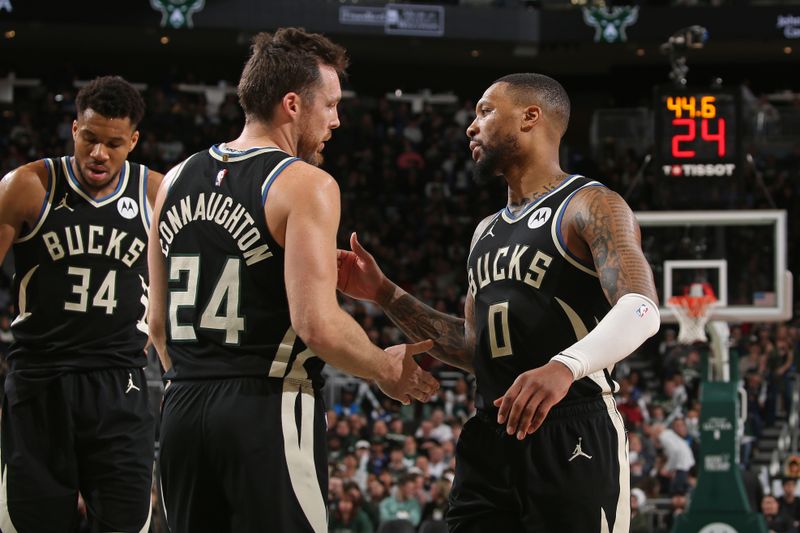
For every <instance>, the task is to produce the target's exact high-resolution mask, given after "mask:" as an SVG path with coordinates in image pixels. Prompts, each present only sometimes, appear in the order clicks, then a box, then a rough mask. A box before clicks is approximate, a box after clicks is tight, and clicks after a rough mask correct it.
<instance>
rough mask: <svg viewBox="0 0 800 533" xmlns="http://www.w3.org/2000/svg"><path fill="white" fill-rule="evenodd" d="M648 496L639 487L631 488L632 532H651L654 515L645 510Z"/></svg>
mask: <svg viewBox="0 0 800 533" xmlns="http://www.w3.org/2000/svg"><path fill="white" fill-rule="evenodd" d="M646 502H647V496H646V495H645V493H644V491H643V490H642V489H639V488H633V489H631V526H630V533H650V532H651V531H652V530H653V528H652V516H651V515H650V513H648V512H646V511H645V503H646Z"/></svg>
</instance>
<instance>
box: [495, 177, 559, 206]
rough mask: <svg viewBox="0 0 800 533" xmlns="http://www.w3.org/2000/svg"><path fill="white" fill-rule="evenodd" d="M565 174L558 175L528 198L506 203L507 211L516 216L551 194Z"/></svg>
mask: <svg viewBox="0 0 800 533" xmlns="http://www.w3.org/2000/svg"><path fill="white" fill-rule="evenodd" d="M564 176H566V174H559V176H558V177H557V178H556V179H555V180H553V181H551V182H550V183H547V184H545V185H544V186H543V187H542V188H541V190H538V191H536V192H534V193H532V194H531V195H530V196H526V197H524V198H520V199H519V200H517V201H512V200H509V202H508V210H509V211H511V214H512V215H516V214H518V213H519V212H521V211H524V210H525V208H526V207H528V206H529V205H530V204H531V203H533V202H535V201H536V200H538V199H539V198H541V197H542V196H544V195H546V194H548V193H551V192H553V191H554V190H556V189H557V188H558V184H559V183H561V181H562V180H563V179H564Z"/></svg>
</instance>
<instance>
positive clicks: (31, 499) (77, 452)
mask: <svg viewBox="0 0 800 533" xmlns="http://www.w3.org/2000/svg"><path fill="white" fill-rule="evenodd" d="M148 398H149V395H148V391H147V381H146V379H145V376H144V371H143V370H142V369H141V368H131V369H124V368H113V369H104V370H94V371H85V372H68V373H67V372H60V373H55V372H48V371H43V372H30V371H23V372H17V373H14V372H12V374H11V375H9V377H8V378H7V380H6V394H4V395H3V415H2V430H1V432H2V433H1V434H0V464H2V487H1V488H0V531H2V532H3V533H15V532H20V533H29V532H30V533H50V532H52V533H64V532H69V531H75V529H76V528H77V526H78V523H79V522H80V516H79V514H78V492H79V491H80V493H81V495H82V496H83V499H84V501H85V502H86V510H87V514H88V518H89V523H90V525H91V528H92V531H99V532H109V531H114V532H125V533H138V532H140V531H142V532H145V531H147V530H148V528H149V524H150V508H151V499H150V496H151V486H152V472H153V440H154V438H153V437H154V429H153V415H152V413H151V411H150V407H149V399H148Z"/></svg>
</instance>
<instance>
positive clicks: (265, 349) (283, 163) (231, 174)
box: [158, 146, 323, 386]
mask: <svg viewBox="0 0 800 533" xmlns="http://www.w3.org/2000/svg"><path fill="white" fill-rule="evenodd" d="M294 161H297V158H295V157H292V156H289V155H287V154H286V153H284V152H282V151H280V150H278V149H277V148H254V149H250V150H246V151H231V150H227V149H224V148H220V147H219V146H212V147H211V148H210V149H209V150H208V151H207V152H199V153H197V154H195V155H193V156H191V157H190V158H188V159H187V160H186V161H184V162H183V163H181V165H179V166H178V167H176V168H175V169H174V170H173V171H171V172H170V174H173V176H170V177H169V178H168V179H171V182H170V188H169V192H168V194H167V197H166V200H165V202H164V206H163V208H162V211H161V214H160V217H161V218H160V220H159V224H158V230H159V237H160V244H161V250H162V252H163V254H164V257H165V258H166V268H167V278H168V280H169V281H168V289H169V297H168V306H167V307H168V309H167V339H168V343H167V346H168V351H169V355H170V357H171V359H172V363H173V369H172V371H171V372H170V373H168V375H167V376H166V377H168V378H170V379H196V378H226V377H242V376H261V377H273V378H295V379H300V380H306V379H311V380H313V381H314V382H315V383H316V384H317V385H320V386H321V382H322V377H321V370H322V367H323V362H322V361H321V360H320V359H319V358H318V357H315V356H314V354H313V353H312V352H311V351H310V350H309V349H307V348H306V346H305V344H303V342H302V340H300V339H299V338H297V335H296V334H295V332H294V330H293V329H292V326H291V320H290V316H289V304H288V300H287V297H286V286H285V283H284V275H283V273H284V251H283V249H282V248H281V247H280V246H279V245H278V244H277V243H276V242H275V240H274V239H273V238H272V236H271V235H270V232H269V230H268V229H267V223H266V219H265V216H264V204H265V202H266V198H267V194H268V192H269V188H270V186H271V185H272V183H273V182H274V180H275V179H277V178H278V176H279V175H280V173H281V172H282V171H283V170H284V169H285V168H286V167H287V166H288V165H290V164H291V163H292V162H294Z"/></svg>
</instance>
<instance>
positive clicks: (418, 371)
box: [378, 339, 439, 405]
mask: <svg viewBox="0 0 800 533" xmlns="http://www.w3.org/2000/svg"><path fill="white" fill-rule="evenodd" d="M431 348H433V341H432V340H430V339H428V340H424V341H422V342H418V343H415V344H398V345H395V346H390V347H389V348H386V350H385V351H386V353H387V354H388V355H389V364H390V365H392V367H393V368H392V370H393V372H392V373H391V374H392V376H393V377H392V378H390V379H386V380H383V381H379V382H378V386H379V387H380V388H381V390H382V391H383V392H384V394H386V395H387V396H390V397H392V398H394V399H395V400H398V401H400V402H401V403H402V404H403V405H408V404H410V403H411V400H412V399H414V400H419V401H421V402H427V401H428V400H429V399H430V397H431V395H433V393H435V392H436V391H437V390H439V382H438V381H436V379H434V377H433V376H432V375H430V374H429V373H428V372H426V371H425V370H423V369H422V368H420V366H419V365H418V364H417V362H416V361H415V360H414V356H415V355H417V354H421V353H423V352H427V351H428V350H430V349H431Z"/></svg>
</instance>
